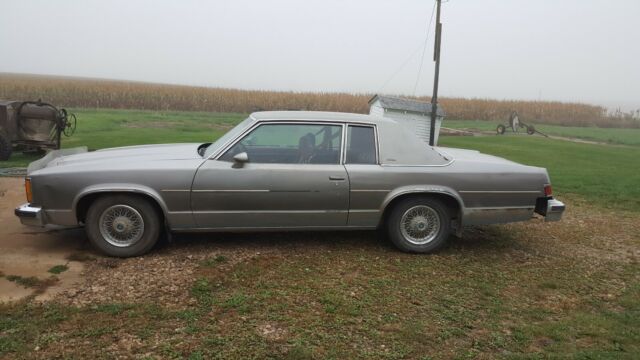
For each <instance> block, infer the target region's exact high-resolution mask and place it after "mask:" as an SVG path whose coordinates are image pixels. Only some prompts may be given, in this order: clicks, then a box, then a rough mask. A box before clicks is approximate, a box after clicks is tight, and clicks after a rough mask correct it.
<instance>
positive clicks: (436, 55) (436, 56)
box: [429, 0, 442, 146]
mask: <svg viewBox="0 0 640 360" xmlns="http://www.w3.org/2000/svg"><path fill="white" fill-rule="evenodd" d="M436 1H437V4H438V5H437V12H436V37H435V41H434V43H435V44H434V49H433V61H435V62H436V72H435V75H434V77H433V95H432V96H431V126H430V128H429V145H431V146H434V145H435V138H436V134H435V133H436V118H437V117H438V82H439V80H440V40H441V39H442V23H441V22H440V5H441V3H442V0H436Z"/></svg>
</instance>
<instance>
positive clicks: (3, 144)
mask: <svg viewBox="0 0 640 360" xmlns="http://www.w3.org/2000/svg"><path fill="white" fill-rule="evenodd" d="M12 151H13V149H12V148H11V141H9V137H8V136H6V135H5V134H4V133H3V132H0V161H7V160H9V158H10V157H11V152H12Z"/></svg>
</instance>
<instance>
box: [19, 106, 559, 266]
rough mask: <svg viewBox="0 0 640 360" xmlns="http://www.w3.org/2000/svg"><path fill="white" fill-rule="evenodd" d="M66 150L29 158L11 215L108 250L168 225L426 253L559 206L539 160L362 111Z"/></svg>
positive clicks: (147, 244) (141, 249) (552, 216)
mask: <svg viewBox="0 0 640 360" xmlns="http://www.w3.org/2000/svg"><path fill="white" fill-rule="evenodd" d="M68 152H69V151H67V152H65V150H62V151H54V152H52V153H50V154H48V155H47V156H45V157H44V158H43V159H41V160H38V161H36V162H34V163H32V164H31V165H30V166H29V171H28V175H27V177H26V179H25V187H26V192H27V201H28V203H26V204H24V205H22V206H19V207H18V208H16V210H15V213H16V215H17V216H18V217H19V218H20V220H21V221H22V223H23V224H26V225H35V226H45V225H49V224H52V225H60V226H66V227H77V226H84V227H85V229H86V232H87V235H88V238H89V239H90V241H91V242H92V244H93V245H94V246H95V247H96V248H98V249H99V250H100V251H102V252H104V253H105V254H108V255H111V256H118V257H129V256H137V255H141V254H144V253H146V252H148V251H149V250H151V249H152V247H153V246H154V244H155V243H156V242H157V240H158V238H159V237H160V236H161V234H162V233H163V232H165V231H170V232H194V231H202V232H209V231H210V232H215V231H264V230H283V231H284V230H352V229H377V228H384V229H385V230H386V231H387V233H388V236H389V238H390V240H391V241H392V242H393V243H394V244H395V245H396V246H397V247H398V248H399V249H401V250H403V251H408V252H418V253H429V252H433V251H436V250H438V249H439V248H441V247H442V246H443V245H444V244H445V243H446V241H447V239H448V238H449V236H450V234H451V233H453V232H455V233H458V234H460V233H461V232H462V228H463V227H464V226H467V225H481V224H493V223H508V222H514V221H524V220H528V219H530V218H531V217H532V216H533V214H534V213H538V214H540V215H542V216H545V219H546V220H547V221H555V220H559V219H560V218H561V216H562V213H563V211H564V209H565V206H564V204H563V203H562V202H560V201H558V200H556V199H554V198H553V197H552V194H551V183H550V180H549V176H548V174H547V171H546V170H545V169H543V168H538V167H532V166H525V165H521V164H518V163H515V162H512V161H508V160H505V159H502V158H499V157H495V156H490V155H486V154H482V153H480V152H478V151H471V150H462V149H451V148H443V147H431V146H428V145H427V144H425V143H424V142H423V141H422V140H420V139H419V138H418V137H417V136H416V135H415V134H413V133H412V132H411V131H410V130H409V129H407V128H405V127H404V126H403V125H401V124H399V123H398V122H396V121H394V120H391V119H387V118H378V117H374V116H370V115H358V114H346V113H328V112H299V111H285V112H258V113H254V114H251V115H250V116H249V117H248V118H247V119H246V120H244V121H243V122H241V123H240V124H238V125H237V126H236V127H234V128H233V129H232V130H230V131H229V132H228V133H226V134H225V135H223V136H222V137H221V138H219V139H218V140H217V141H215V142H213V143H206V144H168V145H144V146H132V147H122V148H113V149H104V150H99V151H95V152H78V151H75V152H76V153H75V154H70V155H69V154H67V153H68ZM71 152H74V151H71Z"/></svg>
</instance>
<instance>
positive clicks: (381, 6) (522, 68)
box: [0, 0, 640, 108]
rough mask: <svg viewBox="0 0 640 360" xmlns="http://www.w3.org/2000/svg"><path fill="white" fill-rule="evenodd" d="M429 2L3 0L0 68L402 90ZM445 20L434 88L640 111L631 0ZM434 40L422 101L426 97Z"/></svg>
mask: <svg viewBox="0 0 640 360" xmlns="http://www.w3.org/2000/svg"><path fill="white" fill-rule="evenodd" d="M432 9H433V0H394V1H392V0H387V1H383V0H366V1H365V0H297V1H296V0H254V1H248V0H233V1H231V0H227V1H223V0H218V1H213V0H212V1H198V0H180V1H178V0H175V1H160V0H155V1H151V0H149V1H137V0H128V1H114V0H109V1H107V0H104V1H93V0H77V1H73V0H57V1H46V0H42V1H32V0H2V1H0V12H1V13H2V20H1V21H0V72H19V73H37V74H55V75H71V76H86V77H100V78H112V79H127V80H140V81H151V82H162V83H174V84H186V85H204V86H214V87H231V88H244V89H271V90H295V91H325V92H332V91H347V92H367V93H375V92H384V93H395V94H408V95H411V94H412V93H413V89H414V83H415V79H416V76H417V73H418V67H419V62H420V58H421V55H422V47H423V43H424V39H425V35H426V30H427V23H428V21H429V17H430V15H431V11H432ZM442 20H443V24H444V25H443V26H444V31H443V49H442V68H441V86H440V94H441V95H443V96H463V97H481V98H498V99H505V98H507V99H546V100H562V101H584V102H593V103H600V104H603V105H607V106H615V105H623V106H624V107H625V108H626V107H629V106H631V107H634V108H640V65H639V64H640V27H639V26H638V21H639V20H640V1H638V0H610V1H592V0H535V1H534V0H529V1H524V0H508V1H507V0H502V1H497V0H484V1H478V0H450V1H449V2H447V3H444V4H443V17H442ZM429 38H430V41H429V43H428V45H427V46H428V47H427V51H426V55H425V62H424V68H423V71H422V76H421V77H420V81H419V83H418V87H417V91H416V94H417V95H430V94H431V87H432V78H433V62H432V60H431V57H432V46H433V45H432V42H431V40H432V39H433V31H431V33H430V36H429ZM412 54H413V56H411V55H412ZM403 64H406V66H404V67H401V65H403ZM399 69H400V70H399ZM396 72H397V75H396V76H395V77H392V75H393V74H394V73H396ZM389 79H390V80H389ZM387 80H389V81H388V83H387V85H386V86H384V88H383V85H384V84H385V82H386V81H387Z"/></svg>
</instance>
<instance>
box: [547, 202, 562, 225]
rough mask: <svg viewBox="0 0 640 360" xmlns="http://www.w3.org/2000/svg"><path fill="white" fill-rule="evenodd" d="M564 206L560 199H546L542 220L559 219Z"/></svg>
mask: <svg viewBox="0 0 640 360" xmlns="http://www.w3.org/2000/svg"><path fill="white" fill-rule="evenodd" d="M565 208H566V207H565V205H564V203H563V202H562V201H559V200H556V199H549V200H548V201H547V211H546V214H545V215H544V221H560V219H562V213H564V209H565Z"/></svg>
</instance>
